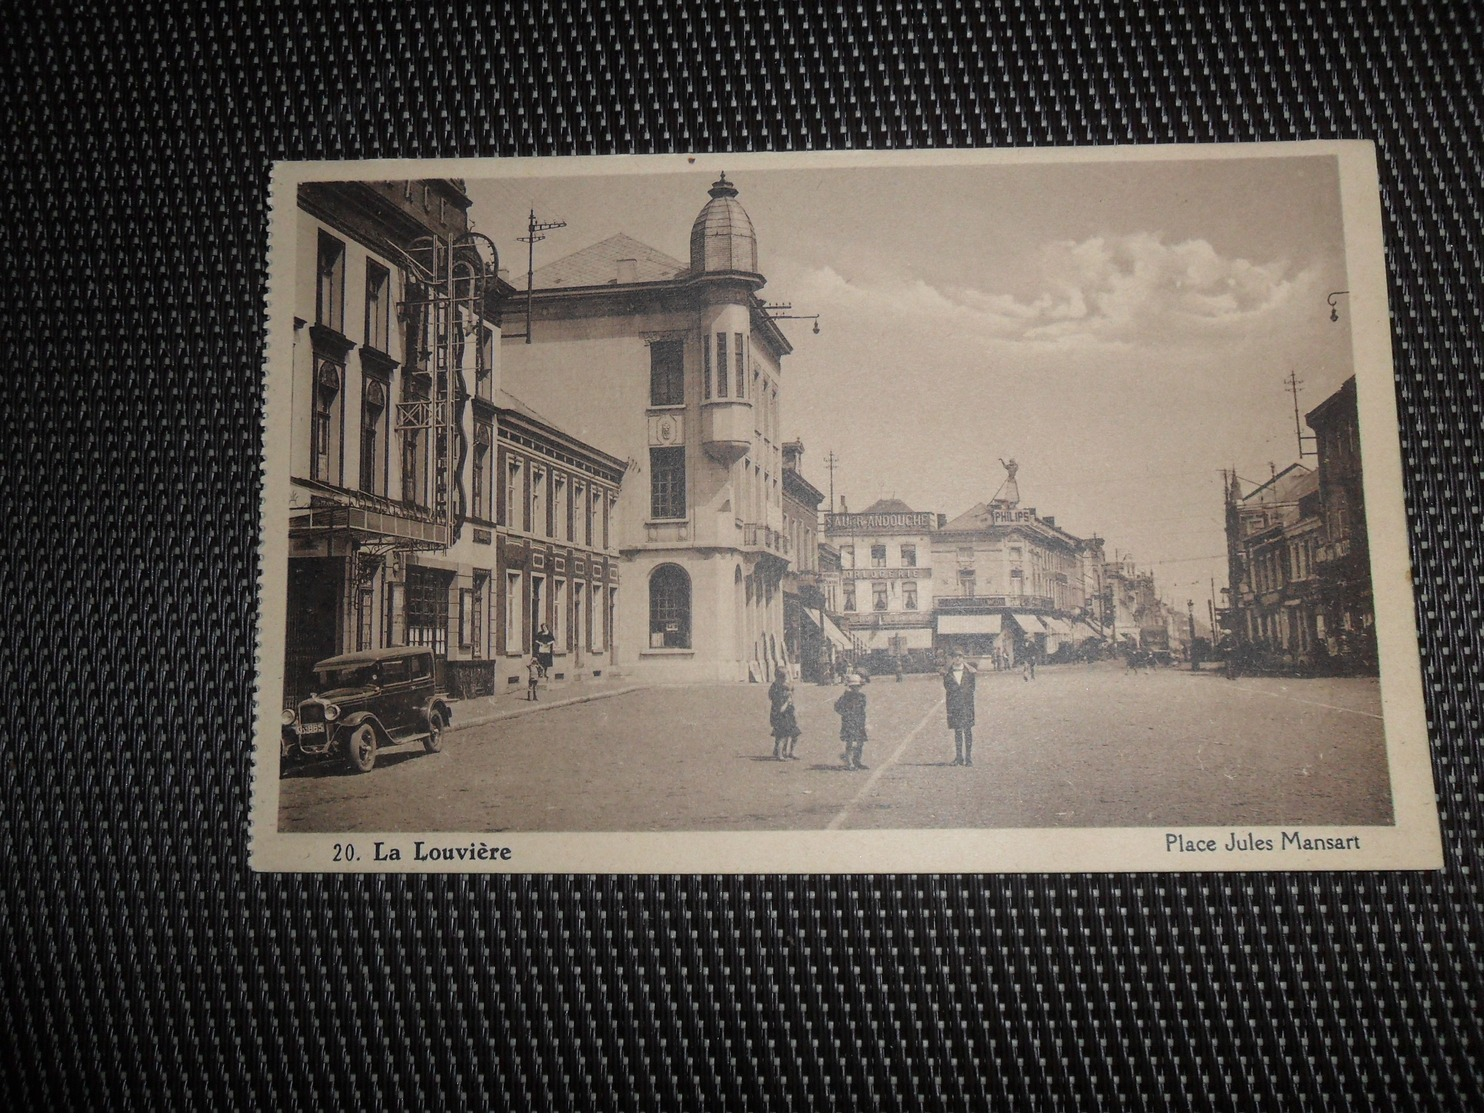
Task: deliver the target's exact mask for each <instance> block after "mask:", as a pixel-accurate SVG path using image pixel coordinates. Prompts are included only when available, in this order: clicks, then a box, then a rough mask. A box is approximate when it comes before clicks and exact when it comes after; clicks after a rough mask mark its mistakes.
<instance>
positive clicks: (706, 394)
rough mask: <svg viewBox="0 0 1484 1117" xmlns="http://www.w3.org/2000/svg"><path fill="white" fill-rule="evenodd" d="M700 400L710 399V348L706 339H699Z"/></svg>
mask: <svg viewBox="0 0 1484 1117" xmlns="http://www.w3.org/2000/svg"><path fill="white" fill-rule="evenodd" d="M701 393H702V395H701V398H702V399H710V398H711V346H709V345H707V344H706V338H705V337H704V336H703V337H702V338H701Z"/></svg>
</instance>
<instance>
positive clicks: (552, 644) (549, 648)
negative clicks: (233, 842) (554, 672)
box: [536, 624, 556, 679]
mask: <svg viewBox="0 0 1484 1117" xmlns="http://www.w3.org/2000/svg"><path fill="white" fill-rule="evenodd" d="M555 649H556V637H555V636H553V635H552V634H551V629H549V628H547V627H546V626H545V625H544V624H543V625H542V626H541V627H540V628H538V629H536V661H537V663H539V664H540V665H541V677H542V678H543V679H544V678H546V676H547V675H548V674H550V672H551V664H552V660H553V656H552V652H553V651H554V650H555Z"/></svg>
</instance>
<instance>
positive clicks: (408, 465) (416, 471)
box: [402, 430, 423, 504]
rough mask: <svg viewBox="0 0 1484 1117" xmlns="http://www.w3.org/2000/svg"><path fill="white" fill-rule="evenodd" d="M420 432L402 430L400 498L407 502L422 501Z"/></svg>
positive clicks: (416, 502)
mask: <svg viewBox="0 0 1484 1117" xmlns="http://www.w3.org/2000/svg"><path fill="white" fill-rule="evenodd" d="M421 463H422V432H420V431H417V430H404V431H403V432H402V499H403V500H405V501H406V502H407V503H408V504H421V503H423V493H422V470H421V468H420V466H421Z"/></svg>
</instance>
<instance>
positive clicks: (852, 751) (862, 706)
mask: <svg viewBox="0 0 1484 1117" xmlns="http://www.w3.org/2000/svg"><path fill="white" fill-rule="evenodd" d="M835 713H837V714H839V715H840V740H842V741H844V742H845V753H844V755H843V756H841V757H840V759H841V760H843V761H845V767H846V768H847V769H849V770H850V771H856V770H859V769H862V768H864V767H865V765H864V764H863V763H861V753H862V752H863V751H865V747H866V695H865V692H864V691H862V690H861V677H860V676H859V675H856V674H850V675H846V676H845V693H844V694H842V695H840V697H839V698H837V699H835Z"/></svg>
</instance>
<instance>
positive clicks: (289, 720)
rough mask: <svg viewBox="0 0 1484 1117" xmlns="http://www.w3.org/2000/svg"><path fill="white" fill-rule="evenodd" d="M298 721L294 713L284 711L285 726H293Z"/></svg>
mask: <svg viewBox="0 0 1484 1117" xmlns="http://www.w3.org/2000/svg"><path fill="white" fill-rule="evenodd" d="M296 720H297V718H296V717H295V714H294V711H293V710H290V709H287V708H285V709H284V711H283V723H284V724H285V725H293V724H294V722H295V721H296Z"/></svg>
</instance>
